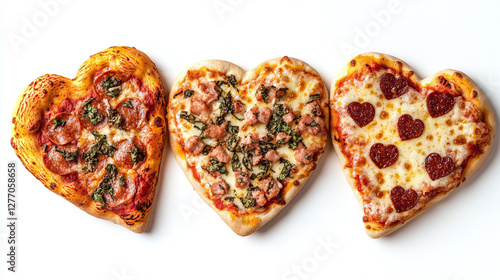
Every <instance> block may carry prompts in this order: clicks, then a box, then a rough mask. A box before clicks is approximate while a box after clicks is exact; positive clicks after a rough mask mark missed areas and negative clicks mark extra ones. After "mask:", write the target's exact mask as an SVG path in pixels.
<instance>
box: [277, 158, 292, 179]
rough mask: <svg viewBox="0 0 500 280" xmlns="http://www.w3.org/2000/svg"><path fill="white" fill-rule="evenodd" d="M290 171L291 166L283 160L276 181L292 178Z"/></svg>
mask: <svg viewBox="0 0 500 280" xmlns="http://www.w3.org/2000/svg"><path fill="white" fill-rule="evenodd" d="M292 169H293V164H291V163H290V162H289V161H288V160H283V168H282V169H281V172H280V175H279V176H278V180H280V181H283V180H285V179H286V178H290V177H291V176H292Z"/></svg>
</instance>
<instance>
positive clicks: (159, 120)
mask: <svg viewBox="0 0 500 280" xmlns="http://www.w3.org/2000/svg"><path fill="white" fill-rule="evenodd" d="M154 124H155V126H156V127H161V126H162V124H163V120H162V119H161V118H160V117H156V118H155V120H154Z"/></svg>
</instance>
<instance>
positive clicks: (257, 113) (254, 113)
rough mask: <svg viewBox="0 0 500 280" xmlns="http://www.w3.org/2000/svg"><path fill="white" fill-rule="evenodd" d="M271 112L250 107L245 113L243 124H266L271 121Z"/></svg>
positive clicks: (263, 108) (266, 109)
mask: <svg viewBox="0 0 500 280" xmlns="http://www.w3.org/2000/svg"><path fill="white" fill-rule="evenodd" d="M272 114H273V111H272V110H271V109H270V108H268V107H262V108H258V107H252V108H251V109H250V110H248V112H246V113H245V123H246V124H248V125H254V124H257V123H259V122H260V123H263V124H267V123H268V122H269V120H270V119H271V115H272Z"/></svg>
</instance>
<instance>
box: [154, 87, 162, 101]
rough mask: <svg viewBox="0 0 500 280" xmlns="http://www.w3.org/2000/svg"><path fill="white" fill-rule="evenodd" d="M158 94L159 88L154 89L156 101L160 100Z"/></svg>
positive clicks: (159, 94)
mask: <svg viewBox="0 0 500 280" xmlns="http://www.w3.org/2000/svg"><path fill="white" fill-rule="evenodd" d="M160 96H161V93H160V90H159V89H157V90H156V94H155V97H156V101H159V100H160Z"/></svg>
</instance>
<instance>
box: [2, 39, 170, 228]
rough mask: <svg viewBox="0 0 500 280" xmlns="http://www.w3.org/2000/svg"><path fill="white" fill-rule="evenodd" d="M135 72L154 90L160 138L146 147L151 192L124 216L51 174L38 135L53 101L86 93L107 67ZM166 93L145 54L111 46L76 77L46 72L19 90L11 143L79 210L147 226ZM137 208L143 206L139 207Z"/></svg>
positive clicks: (34, 171)
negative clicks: (100, 205) (101, 207)
mask: <svg viewBox="0 0 500 280" xmlns="http://www.w3.org/2000/svg"><path fill="white" fill-rule="evenodd" d="M109 70H112V71H117V72H125V73H129V74H133V75H134V76H136V77H138V78H139V79H140V80H141V81H142V85H143V87H144V88H147V89H149V90H151V91H152V92H154V94H155V97H156V100H155V102H156V104H155V108H156V111H155V112H154V114H153V115H152V117H151V118H150V119H149V121H148V124H147V125H148V126H149V127H150V128H151V130H152V133H153V134H155V135H156V136H157V137H156V139H157V141H153V142H152V143H151V144H150V145H148V146H147V151H148V154H149V155H150V156H149V157H148V159H147V162H146V163H145V164H144V165H143V166H142V167H141V169H142V170H143V172H142V174H144V178H147V179H146V180H147V183H148V184H149V186H150V190H149V191H148V193H147V194H146V195H145V196H144V198H143V199H141V200H140V201H138V203H139V204H138V205H141V206H140V207H135V208H134V209H133V211H132V212H130V213H129V215H127V216H126V217H125V216H124V217H121V216H120V215H118V214H115V213H114V212H112V211H108V210H105V209H104V210H100V209H99V208H98V207H97V206H96V202H95V201H93V200H91V199H90V195H88V194H87V193H82V192H81V191H77V189H76V187H75V184H74V183H68V182H66V181H65V180H64V179H63V178H62V177H61V176H59V175H56V174H54V173H52V172H51V171H50V170H49V169H48V168H47V167H46V166H45V164H44V162H43V157H42V148H41V147H40V145H39V144H38V141H37V137H36V133H37V132H38V131H39V130H40V129H42V127H41V126H42V118H43V112H44V110H45V109H46V108H47V109H48V108H50V107H51V104H60V103H61V102H62V101H63V100H64V99H66V97H67V96H68V95H70V96H71V97H72V98H75V99H76V98H81V97H82V98H83V97H85V96H88V94H89V89H92V87H93V81H94V77H97V76H98V75H99V74H100V73H103V72H106V71H109ZM165 113H166V96H165V89H164V86H163V82H162V80H161V77H160V75H159V73H158V70H157V68H156V66H155V65H154V63H153V62H152V61H151V60H150V59H149V57H147V56H146V55H145V54H144V53H143V52H141V51H139V50H137V49H135V48H131V47H111V48H109V49H106V50H104V51H102V52H100V53H97V54H94V55H92V56H91V57H90V58H89V59H88V60H87V61H86V62H85V63H84V64H83V65H82V66H81V67H80V68H79V70H78V72H77V74H76V76H75V78H74V79H72V80H71V79H68V78H65V77H62V76H59V75H51V74H47V75H44V76H42V77H39V78H38V79H36V80H35V81H33V82H32V83H30V84H29V85H28V86H27V87H26V88H25V89H24V90H23V91H22V92H21V94H20V96H19V99H18V101H17V103H16V106H15V108H14V111H13V117H12V123H13V129H12V138H11V145H12V147H13V148H14V150H15V152H16V154H17V155H18V157H19V158H20V160H21V162H22V163H23V164H24V166H25V167H26V168H27V169H28V171H30V172H31V173H32V174H33V175H34V176H35V177H36V178H37V179H38V180H40V181H41V182H42V183H43V184H44V185H45V186H46V187H47V188H48V189H50V190H51V191H52V192H54V193H56V194H58V195H60V196H62V197H64V198H65V199H66V200H68V201H70V202H71V203H73V204H74V205H76V206H77V207H79V208H80V209H82V210H84V211H85V212H87V213H89V214H90V215H93V216H95V217H98V218H101V219H104V220H108V221H112V222H114V223H116V224H119V225H122V226H124V227H126V228H128V229H130V230H131V231H134V232H136V233H141V232H143V231H144V230H145V229H146V227H147V224H148V220H149V215H150V210H151V204H152V201H153V196H154V192H155V188H156V183H157V180H158V171H159V167H160V163H161V155H162V150H163V146H164V139H165V136H166V120H165V117H164V116H165ZM137 208H140V209H139V210H138V209H137Z"/></svg>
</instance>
